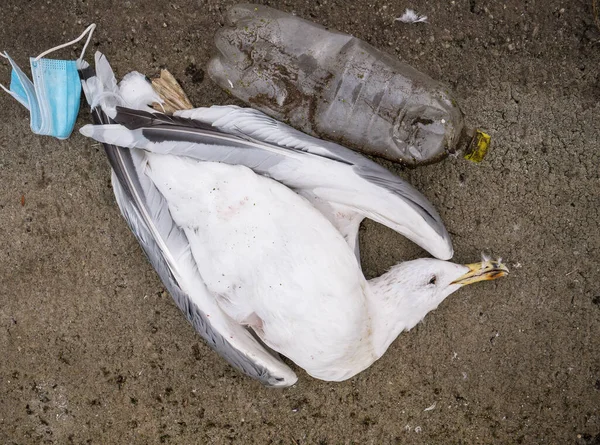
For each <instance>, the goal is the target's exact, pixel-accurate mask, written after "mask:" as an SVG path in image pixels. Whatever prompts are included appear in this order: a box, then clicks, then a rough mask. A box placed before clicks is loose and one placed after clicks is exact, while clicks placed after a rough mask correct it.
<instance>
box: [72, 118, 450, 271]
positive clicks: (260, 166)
mask: <svg viewBox="0 0 600 445" xmlns="http://www.w3.org/2000/svg"><path fill="white" fill-rule="evenodd" d="M114 121H115V122H116V123H117V124H120V125H111V126H102V127H98V126H96V127H92V126H86V127H84V128H83V129H82V130H81V131H82V133H83V134H84V135H86V136H90V137H92V138H94V139H96V140H98V141H100V142H105V143H110V144H115V145H118V146H124V147H130V148H142V149H145V150H149V151H152V152H156V153H163V154H174V155H178V156H190V157H192V158H195V159H199V160H203V161H212V162H225V163H228V164H239V165H244V166H246V167H249V168H251V169H252V170H254V171H255V172H256V173H258V174H262V175H265V176H268V177H270V178H273V179H275V180H277V181H279V182H281V183H283V184H285V185H286V186H288V187H290V188H292V189H294V190H295V191H297V192H298V193H300V194H302V195H304V196H305V197H307V198H308V199H309V200H311V201H312V202H313V204H314V203H315V199H318V200H320V201H321V202H324V203H329V204H330V205H331V207H334V206H341V207H342V208H344V209H345V212H346V214H345V215H344V216H343V217H342V218H338V217H337V216H336V215H337V213H336V212H330V213H329V214H327V213H325V215H326V216H327V217H328V218H330V220H331V221H332V222H333V223H334V224H335V225H336V227H337V228H338V229H340V230H341V231H342V232H343V231H344V230H346V231H347V232H346V233H344V232H343V234H344V236H346V238H347V239H356V234H357V230H358V224H352V225H349V226H348V225H345V222H346V220H347V219H348V217H349V218H350V219H351V220H352V221H358V223H360V220H361V219H362V218H364V217H368V218H370V219H373V220H375V221H377V222H379V223H382V224H385V225H386V226H388V227H390V228H392V229H394V230H396V231H397V232H399V233H401V234H403V235H405V236H406V237H407V238H409V239H410V240H412V241H413V242H415V243H417V244H418V245H420V246H421V247H423V248H424V249H426V250H427V251H429V252H430V253H431V254H432V255H434V256H436V257H438V258H442V259H449V258H451V257H452V253H453V252H452V244H451V241H450V237H449V235H448V232H447V231H446V228H445V227H444V224H443V222H442V220H441V218H440V216H439V215H438V213H437V212H436V210H435V209H434V208H433V206H432V205H431V203H429V201H428V200H427V199H426V198H425V197H424V196H423V195H421V194H420V193H419V192H418V191H417V190H416V189H414V188H413V187H412V186H411V185H410V184H408V183H407V182H405V181H404V180H402V179H401V178H399V177H398V176H395V175H394V174H392V173H391V172H390V171H388V170H386V169H385V168H383V167H382V166H380V165H379V164H376V163H374V162H372V161H370V160H369V159H367V158H365V157H363V156H361V155H360V154H358V153H355V152H353V151H351V150H349V149H346V148H344V147H341V146H339V145H337V144H334V143H331V142H326V141H321V140H319V139H316V138H313V137H311V136H308V135H305V134H304V133H301V132H299V131H296V130H294V129H292V128H290V127H288V126H287V125H285V124H282V123H280V122H277V121H275V120H273V119H271V118H269V117H268V116H266V115H264V114H262V113H260V112H258V111H256V110H252V109H247V108H237V107H210V108H204V109H195V110H188V111H185V112H180V113H178V115H177V116H166V115H164V114H162V113H148V112H145V111H140V110H133V109H129V108H123V107H116V115H115V118H114Z"/></svg>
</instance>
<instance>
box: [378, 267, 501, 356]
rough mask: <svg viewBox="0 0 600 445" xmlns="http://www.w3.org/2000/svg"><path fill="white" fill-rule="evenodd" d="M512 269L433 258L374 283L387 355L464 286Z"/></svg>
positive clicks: (395, 270) (392, 273)
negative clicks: (403, 335)
mask: <svg viewBox="0 0 600 445" xmlns="http://www.w3.org/2000/svg"><path fill="white" fill-rule="evenodd" d="M507 274H508V268H507V267H506V266H505V265H504V264H502V263H501V262H500V260H498V261H492V260H488V259H484V260H482V261H480V262H478V263H473V264H464V265H463V264H456V263H452V262H450V261H443V260H438V259H433V258H421V259H418V260H413V261H406V262H404V263H400V264H398V265H396V266H394V267H392V269H390V271H389V272H387V273H385V274H384V275H382V276H380V277H379V278H375V279H373V280H371V281H370V283H371V284H372V290H373V292H374V296H375V299H376V300H378V302H379V304H378V305H377V306H378V312H379V315H380V317H382V318H383V319H385V320H386V322H385V323H383V324H384V325H387V328H385V329H386V331H387V332H386V334H385V335H384V338H381V343H380V345H381V346H382V347H383V351H384V350H385V349H387V346H389V343H390V342H391V341H393V340H394V339H395V338H396V336H398V334H400V332H402V331H404V330H409V329H411V328H413V327H414V326H415V325H416V324H417V323H419V322H420V321H421V320H422V319H423V318H424V317H425V315H427V314H428V313H429V312H430V311H432V310H434V309H435V308H437V307H438V305H439V304H440V303H441V302H442V301H444V299H446V297H448V296H449V295H450V294H452V293H453V292H456V291H457V290H458V289H460V288H461V287H463V286H466V285H468V284H473V283H478V282H480V281H490V280H495V279H496V278H500V277H504V276H506V275H507Z"/></svg>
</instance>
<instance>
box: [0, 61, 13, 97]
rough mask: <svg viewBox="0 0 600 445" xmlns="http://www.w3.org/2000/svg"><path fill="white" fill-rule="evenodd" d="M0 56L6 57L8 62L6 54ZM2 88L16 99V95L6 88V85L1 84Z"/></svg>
mask: <svg viewBox="0 0 600 445" xmlns="http://www.w3.org/2000/svg"><path fill="white" fill-rule="evenodd" d="M0 56H2V57H4V58H5V59H6V60H8V55H7V54H6V53H0ZM0 88H2V89H3V90H4V91H6V92H7V93H8V94H10V95H11V96H13V97H15V98H16V96H15V94H14V93H13V92H12V91H10V90H9V89H8V88H6V87H5V86H4V85H2V84H1V83H0Z"/></svg>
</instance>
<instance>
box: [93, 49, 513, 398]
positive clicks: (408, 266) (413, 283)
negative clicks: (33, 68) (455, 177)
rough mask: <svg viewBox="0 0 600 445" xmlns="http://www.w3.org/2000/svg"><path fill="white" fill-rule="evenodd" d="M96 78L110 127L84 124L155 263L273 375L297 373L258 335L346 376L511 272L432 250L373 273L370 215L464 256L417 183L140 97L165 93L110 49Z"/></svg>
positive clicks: (271, 133)
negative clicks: (365, 242)
mask: <svg viewBox="0 0 600 445" xmlns="http://www.w3.org/2000/svg"><path fill="white" fill-rule="evenodd" d="M81 76H82V83H83V86H84V93H85V94H86V98H87V100H88V102H89V103H90V104H91V105H92V108H93V116H94V120H95V121H96V123H97V124H98V125H89V126H85V127H84V128H83V129H82V130H81V132H82V133H83V134H84V135H86V136H89V137H92V138H94V139H96V140H98V141H100V142H102V143H103V144H104V146H105V149H106V152H107V154H108V157H109V159H110V162H111V165H112V167H113V178H112V179H113V187H114V191H115V196H116V199H117V203H118V205H119V207H120V209H121V212H122V213H123V215H124V217H125V219H126V220H127V222H128V224H129V226H130V227H131V229H132V231H133V233H134V234H135V235H136V237H137V238H138V240H139V241H140V244H141V245H142V247H143V248H144V250H145V252H146V254H147V255H148V258H149V259H150V262H151V263H152V264H153V266H154V267H155V269H156V270H157V272H158V273H159V275H160V277H161V279H162V280H163V283H164V284H165V286H166V287H167V288H168V290H169V291H170V293H171V294H172V295H173V297H174V299H175V301H176V302H177V304H178V306H179V307H180V308H181V309H182V310H183V312H184V313H185V314H186V315H187V317H188V319H189V320H190V321H191V322H192V323H193V325H194V327H195V328H196V329H197V330H198V332H199V333H200V334H201V335H202V336H203V337H204V338H205V339H206V340H207V341H208V343H209V344H210V345H211V346H212V347H213V348H214V349H216V350H217V351H218V352H219V353H220V354H221V355H222V356H223V357H224V358H226V359H227V360H228V361H229V362H230V363H231V364H232V365H234V366H235V367H237V368H238V369H240V370H242V371H243V372H245V373H246V374H248V375H250V376H252V377H254V378H256V379H258V380H260V381H261V382H262V383H264V384H266V385H269V386H289V385H292V384H293V383H295V382H296V380H297V377H296V375H295V373H294V372H293V371H292V370H291V369H290V368H289V367H288V366H287V365H285V364H284V363H283V362H282V361H281V360H279V359H278V358H276V357H275V355H274V354H272V353H270V352H269V351H268V350H267V348H265V347H264V346H263V345H262V344H261V343H260V342H259V341H257V340H256V339H255V337H254V336H253V334H254V335H256V336H258V338H259V339H260V341H261V342H262V343H264V345H266V346H267V347H268V348H271V349H273V350H274V351H276V352H278V353H281V354H283V355H284V356H286V357H288V358H289V359H291V360H292V361H294V362H295V363H296V364H297V365H298V366H300V367H302V368H303V369H304V370H306V372H307V373H308V374H310V375H311V376H313V377H316V378H319V379H323V380H330V381H341V380H345V379H348V378H350V377H352V376H354V375H356V374H357V373H359V372H361V371H362V370H364V369H366V368H367V367H369V366H370V365H371V364H372V363H373V362H375V361H376V360H377V359H378V358H380V357H381V356H382V355H383V354H384V353H385V351H386V350H387V348H388V346H389V345H390V344H391V342H392V341H394V339H395V338H396V337H397V336H398V335H399V334H400V333H401V332H402V331H404V330H408V329H411V328H412V327H413V326H415V325H416V324H417V323H418V322H419V321H420V320H422V319H423V317H424V316H425V315H426V314H427V313H428V312H429V311H431V310H433V309H435V308H436V307H437V306H438V305H439V304H440V303H441V302H442V301H443V300H444V299H445V298H446V297H447V296H448V295H450V294H451V293H452V292H454V291H456V290H458V289H459V288H460V287H462V286H464V285H466V284H470V283H474V282H478V281H483V280H491V279H494V278H498V277H500V276H504V275H506V274H507V273H508V270H507V269H506V267H505V266H504V265H502V264H501V263H499V262H493V261H485V262H480V263H476V264H471V265H466V266H463V265H457V264H454V263H450V262H447V261H443V260H439V259H419V260H415V261H409V262H405V263H402V264H399V265H397V266H395V267H393V268H392V269H391V270H390V271H389V272H387V273H386V274H384V275H382V276H380V277H379V278H376V279H373V280H368V281H367V280H366V279H365V277H364V275H363V273H362V271H361V269H360V264H359V262H358V261H357V257H356V256H355V252H354V246H355V239H356V234H357V228H358V224H355V223H354V220H356V219H359V221H360V220H361V219H362V218H363V217H365V216H367V217H371V218H373V219H375V220H378V221H380V222H383V223H385V224H386V225H388V226H391V227H393V228H395V229H396V230H397V231H398V232H400V233H403V234H404V235H406V236H408V237H409V238H410V239H412V240H414V241H416V242H418V243H419V244H420V245H421V246H423V247H426V248H427V249H428V250H429V251H430V252H432V253H433V252H434V254H437V255H438V256H440V257H449V256H451V254H452V252H451V247H450V243H449V238H448V236H447V232H446V231H445V229H444V228H443V224H442V223H441V220H440V219H439V216H438V215H437V213H436V212H435V210H433V208H432V206H431V205H430V204H429V203H428V202H427V201H426V200H425V198H423V197H422V196H421V195H420V194H418V193H417V192H416V191H415V190H414V189H412V188H411V187H410V186H409V185H408V184H406V183H404V182H403V181H401V180H399V178H396V177H395V176H393V175H392V174H391V173H389V172H387V170H385V169H383V168H380V167H379V166H377V164H372V163H370V161H367V160H366V159H364V158H362V157H361V156H360V155H358V154H355V153H353V152H347V151H346V150H345V149H343V148H342V147H339V146H337V145H335V144H329V143H325V142H323V141H320V140H318V139H315V138H311V137H308V136H306V135H304V134H302V133H298V132H295V131H293V130H291V129H289V127H286V126H284V125H283V124H280V123H276V122H274V121H273V120H272V119H270V118H268V117H266V116H263V115H261V114H260V113H257V112H251V113H248V114H246V115H243V116H242V117H240V116H235V113H236V112H238V111H239V110H241V109H234V108H230V107H229V108H224V107H218V108H214V109H213V108H209V109H198V110H190V111H189V112H182V113H180V116H176V117H170V116H166V115H164V114H161V113H151V112H148V111H144V110H134V109H129V108H124V107H122V106H123V105H130V106H131V105H132V104H133V103H136V101H137V103H138V106H139V98H140V97H141V96H144V97H147V99H148V100H147V101H146V103H150V102H151V100H149V99H150V98H151V97H152V94H153V93H152V91H149V90H148V91H143V90H144V86H143V85H142V84H140V83H139V82H134V81H132V82H127V83H125V84H122V90H121V89H119V86H118V85H117V83H116V80H115V78H114V75H113V73H112V70H111V69H110V66H109V65H108V62H107V61H106V59H105V58H104V57H103V56H102V55H97V57H96V69H95V71H94V70H92V69H91V68H90V67H87V68H85V69H83V70H82V71H81ZM129 80H131V77H130V78H129ZM127 85H129V86H127ZM133 86H135V88H140V89H141V90H142V91H137V92H132V88H133ZM132 97H133V98H135V100H133V99H132ZM140 108H144V107H143V106H140ZM232 113H233V114H234V116H231V114H232ZM242 114H243V113H242ZM244 116H246V117H244ZM211 120H212V122H211ZM213 124H214V126H213ZM120 147H126V148H120ZM217 161H218V162H217ZM305 163H306V164H305ZM379 195H381V196H379ZM353 198H354V200H353ZM386 200H393V202H394V204H395V205H398V206H401V212H400V213H395V210H394V209H393V208H392V207H393V206H388V205H386ZM348 215H350V218H348ZM348 220H350V221H352V224H345V223H344V221H348ZM344 235H345V237H344ZM248 328H250V330H249V329H248Z"/></svg>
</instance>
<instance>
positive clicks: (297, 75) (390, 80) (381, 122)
mask: <svg viewBox="0 0 600 445" xmlns="http://www.w3.org/2000/svg"><path fill="white" fill-rule="evenodd" d="M215 44H216V47H217V54H216V55H215V56H214V57H213V58H212V59H211V61H210V62H209V66H208V74H209V75H210V77H211V78H212V79H213V81H215V82H216V83H217V84H218V85H219V86H221V88H223V89H225V90H227V91H228V92H230V93H231V94H232V95H233V96H235V97H237V98H239V99H241V100H243V101H244V102H246V103H247V104H249V105H251V106H252V107H254V108H257V109H259V110H261V111H263V112H264V113H266V114H269V115H270V116H272V117H274V118H276V119H278V120H281V121H284V122H287V123H288V124H290V125H292V126H293V127H296V128H297V129H299V130H301V131H304V132H305V133H308V134H311V135H313V136H317V137H320V138H323V139H328V140H331V141H334V142H338V143H340V144H342V145H345V146H347V147H350V148H354V149H357V150H358V151H362V152H363V153H367V154H370V155H375V156H381V157H384V158H387V159H389V160H392V161H397V162H401V163H403V164H405V165H409V166H417V165H423V164H428V163H432V162H436V161H438V160H440V159H442V158H443V157H445V156H446V155H447V154H448V153H452V152H454V151H455V150H457V149H458V148H462V149H464V150H465V152H466V153H467V155H469V154H472V153H473V152H474V151H476V152H477V153H478V154H479V155H478V156H471V157H470V159H472V160H475V161H477V159H480V158H481V154H482V153H483V154H485V151H486V150H487V144H488V143H489V136H487V135H485V133H483V132H480V131H470V130H468V129H466V127H465V124H464V116H463V113H462V112H461V110H460V109H459V107H458V105H457V103H456V101H455V100H454V99H453V98H452V97H451V95H450V93H449V91H448V90H447V88H446V87H444V86H443V85H441V84H440V83H439V82H436V81H435V80H433V79H431V78H430V77H428V76H427V75H425V74H423V73H421V72H419V71H417V70H415V69H414V68H412V67H411V66H409V65H407V64H406V63H403V62H401V61H399V60H397V59H395V58H394V57H392V56H390V55H388V54H386V53H384V52H382V51H379V50H378V49H376V48H374V47H373V46H371V45H369V44H368V43H366V42H363V41H362V40H359V39H357V38H355V37H352V36H350V35H348V34H343V33H340V32H336V31H330V30H328V29H326V28H325V27H323V26H321V25H318V24H315V23H312V22H309V21H307V20H303V19H301V18H299V17H296V16H294V15H291V14H287V13H284V12H281V11H278V10H276V9H272V8H269V7H266V6H261V5H253V4H241V5H236V6H233V7H232V8H230V9H229V11H228V13H227V25H226V26H225V27H223V28H222V29H220V30H219V31H218V32H217V34H216V36H215Z"/></svg>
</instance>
